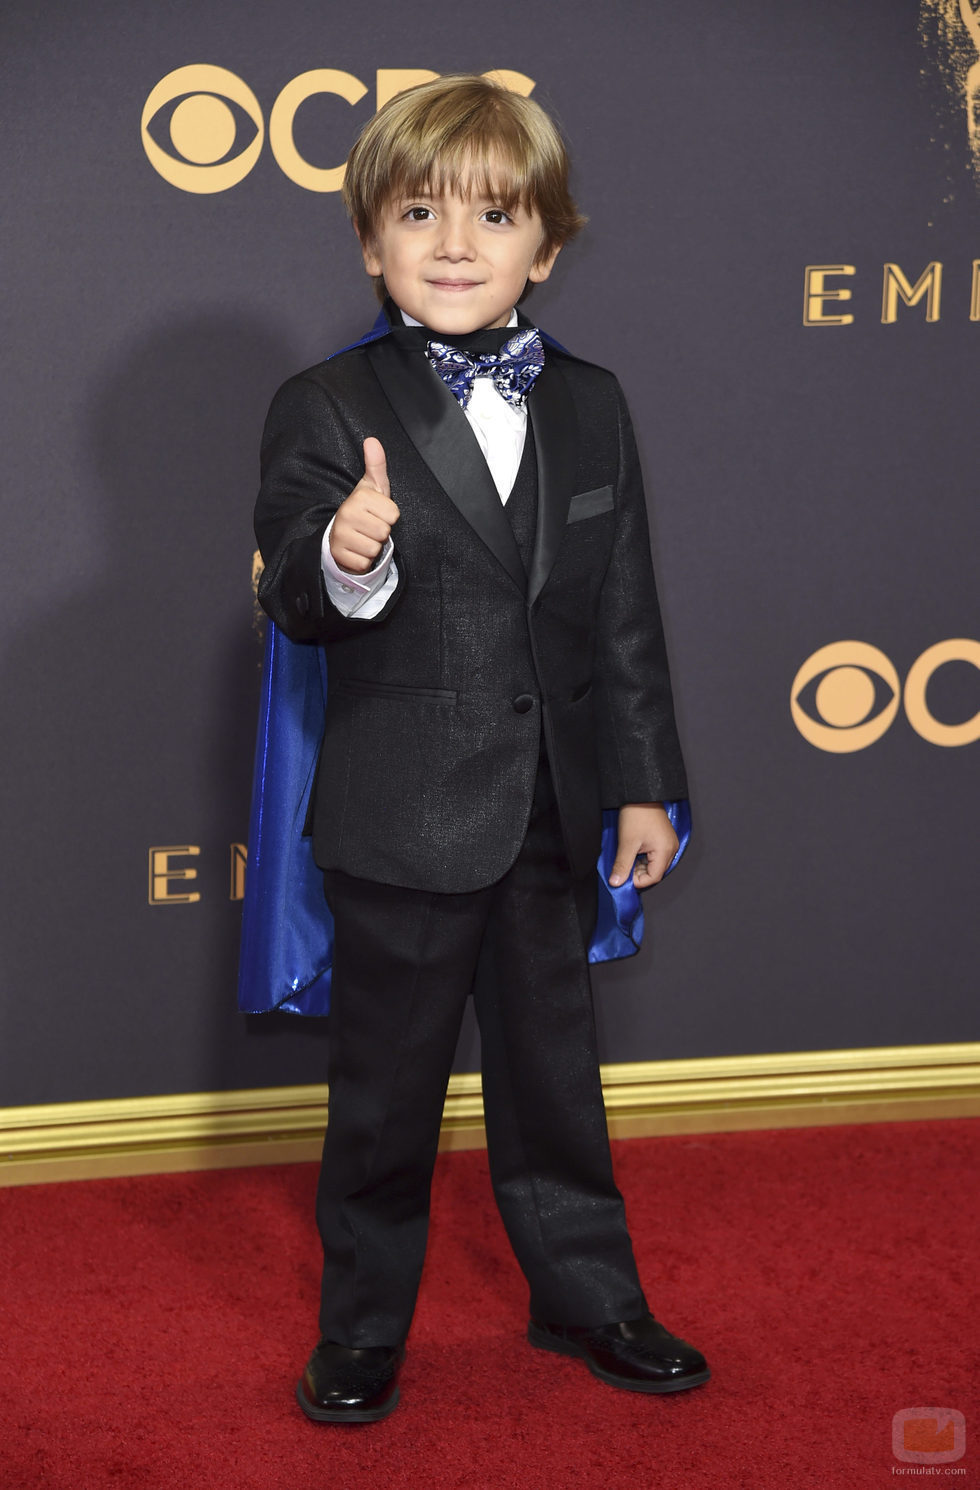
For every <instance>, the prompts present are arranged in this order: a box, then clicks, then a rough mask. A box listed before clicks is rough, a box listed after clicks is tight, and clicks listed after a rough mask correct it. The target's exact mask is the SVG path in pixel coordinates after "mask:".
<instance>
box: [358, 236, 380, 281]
mask: <svg viewBox="0 0 980 1490" xmlns="http://www.w3.org/2000/svg"><path fill="white" fill-rule="evenodd" d="M354 231H355V232H356V233H357V241H358V243H360V245H361V256H362V258H363V259H364V267H365V269H366V270H367V272H368V274H370V275H371V276H372V278H373V279H377V277H378V276H379V275H380V274H383V273H384V270H383V269H382V266H381V259H380V258H379V256H378V250H377V246H376V244H375V242H374V239H373V238H372V237H370V236H369V235H365V234H362V232H361V230H360V228H355V230H354Z"/></svg>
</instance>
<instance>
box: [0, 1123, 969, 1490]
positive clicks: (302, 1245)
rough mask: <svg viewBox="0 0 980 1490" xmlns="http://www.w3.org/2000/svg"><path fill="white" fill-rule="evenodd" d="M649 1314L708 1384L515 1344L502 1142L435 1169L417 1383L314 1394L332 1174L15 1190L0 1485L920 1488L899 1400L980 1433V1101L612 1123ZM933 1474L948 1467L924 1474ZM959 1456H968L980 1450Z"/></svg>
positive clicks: (9, 1216)
mask: <svg viewBox="0 0 980 1490" xmlns="http://www.w3.org/2000/svg"><path fill="white" fill-rule="evenodd" d="M616 1159H617V1165H618V1171H617V1172H618V1175H619V1178H620V1183H621V1186H622V1188H623V1190H624V1192H625V1194H626V1201H627V1207H628V1210H629V1215H630V1219H631V1224H632V1229H633V1234H634V1238H635V1240H636V1243H637V1250H638V1253H639V1260H640V1267H641V1272H642V1273H643V1276H644V1279H645V1281H646V1283H647V1287H648V1291H649V1294H650V1297H651V1301H652V1304H653V1307H654V1310H655V1312H656V1313H657V1314H658V1315H659V1316H660V1317H661V1318H662V1319H663V1320H664V1321H665V1322H666V1323H667V1324H668V1325H669V1326H670V1327H671V1328H672V1329H674V1330H675V1331H676V1332H677V1333H678V1334H681V1335H683V1336H685V1337H686V1338H687V1339H689V1340H691V1341H692V1342H693V1343H694V1344H696V1345H698V1346H700V1347H701V1349H703V1350H704V1351H705V1353H706V1355H707V1356H708V1359H709V1362H710V1364H711V1366H712V1369H713V1372H714V1376H713V1379H712V1380H711V1381H710V1382H709V1383H708V1385H707V1386H705V1387H700V1388H697V1389H695V1390H693V1391H690V1392H685V1393H680V1394H678V1395H676V1396H668V1397H661V1398H657V1397H653V1398H650V1397H642V1396H637V1395H634V1394H632V1393H624V1392H619V1391H616V1390H615V1389H613V1388H610V1387H607V1386H604V1385H602V1384H601V1383H600V1382H598V1381H595V1380H594V1379H593V1378H592V1377H591V1376H590V1375H589V1374H588V1373H587V1372H586V1370H585V1368H584V1367H583V1366H581V1365H579V1364H578V1363H576V1362H573V1361H566V1360H563V1359H560V1358H559V1357H556V1356H551V1355H546V1354H543V1353H541V1352H538V1351H534V1350H532V1349H531V1348H530V1347H529V1346H528V1345H527V1344H526V1342H525V1341H524V1340H523V1338H522V1332H523V1324H524V1317H525V1296H524V1289H523V1285H522V1280H521V1277H520V1274H519V1273H518V1272H517V1269H516V1266H515V1264H514V1263H513V1261H512V1259H511V1257H510V1254H509V1252H508V1250H507V1246H506V1242H505V1240H504V1237H503V1233H502V1231H501V1228H500V1224H499V1222H498V1221H497V1218H496V1214H495V1213H494V1212H493V1209H492V1202H491V1201H490V1198H489V1188H488V1182H487V1175H486V1158H485V1155H483V1154H482V1153H472V1154H457V1155H452V1156H447V1157H444V1158H442V1159H441V1160H440V1162H439V1168H438V1172H437V1177H436V1184H435V1193H434V1208H433V1232H432V1241H431V1246H430V1252H429V1260H428V1264H427V1270H426V1275H425V1279H424V1283H423V1290H422V1296H421V1299H420V1303H419V1309H418V1313H417V1315H416V1321H415V1326H414V1329H413V1332H412V1336H411V1340H410V1342H409V1356H408V1360H407V1362H406V1365H405V1367H404V1369H403V1373H402V1405H401V1407H400V1408H399V1409H398V1410H397V1412H396V1413H395V1414H394V1416H393V1417H391V1418H389V1419H388V1420H387V1421H385V1422H382V1423H378V1424H375V1425H372V1426H367V1427H354V1428H347V1427H340V1428H338V1427H318V1426H315V1425H313V1424H311V1423H308V1422H307V1421H306V1420H305V1419H304V1418H303V1417H302V1416H301V1414H300V1412H299V1409H298V1408H297V1407H296V1405H295V1403H294V1401H293V1397H292V1392H293V1386H294V1382H295V1379H296V1377H297V1375H298V1373H299V1370H300V1368H301V1366H302V1364H303V1361H304V1360H305V1357H306V1355H307V1353H308V1350H309V1348H310V1347H311V1345H312V1344H313V1338H314V1337H313V1331H314V1319H315V1312H316V1294H317V1265H318V1259H317V1244H316V1238H315V1233H314V1230H313V1224H312V1220H311V1215H312V1203H313V1189H314V1182H315V1169H314V1168H313V1167H311V1166H308V1165H303V1166H298V1167H287V1168H279V1169H254V1170H226V1171H222V1172H219V1173H210V1174H200V1175H193V1176H184V1175H164V1176H156V1177H152V1178H147V1179H133V1180H126V1179H122V1180H104V1181H98V1182H93V1183H88V1184H74V1185H60V1186H50V1187H47V1186H37V1187H30V1188H25V1189H12V1190H4V1191H0V1268H2V1278H3V1283H2V1292H3V1311H2V1317H0V1330H2V1335H0V1354H2V1361H0V1403H2V1417H0V1485H2V1487H3V1490H103V1487H105V1486H114V1487H119V1490H129V1487H134V1490H141V1487H146V1490H164V1487H172V1486H176V1487H180V1490H232V1487H234V1490H280V1487H283V1490H286V1487H288V1490H308V1487H309V1490H313V1487H317V1486H324V1487H330V1490H360V1487H362V1486H364V1487H368V1486H372V1487H373V1486H377V1487H378V1490H398V1487H403V1486H404V1487H408V1486H411V1487H412V1490H443V1487H452V1490H729V1487H739V1490H743V1487H744V1490H811V1487H813V1490H837V1487H840V1490H864V1487H872V1490H873V1487H882V1490H883V1487H885V1486H888V1485H895V1484H896V1483H903V1482H904V1483H908V1480H907V1479H903V1476H904V1475H908V1472H909V1471H910V1470H911V1472H912V1474H913V1475H914V1476H916V1477H917V1478H919V1479H920V1482H921V1478H923V1476H922V1469H921V1467H920V1466H918V1465H912V1464H901V1463H899V1461H898V1460H896V1459H895V1458H894V1456H893V1454H892V1446H891V1429H892V1417H893V1414H894V1413H896V1412H897V1411H898V1410H900V1409H901V1408H908V1407H920V1406H939V1407H951V1408H955V1409H958V1410H959V1411H960V1412H962V1413H963V1414H964V1415H965V1418H966V1434H967V1439H966V1442H967V1451H966V1455H965V1457H964V1458H962V1459H960V1460H959V1461H958V1462H957V1463H955V1464H949V1465H943V1464H940V1465H938V1466H936V1467H935V1468H934V1471H933V1472H934V1474H935V1477H934V1478H931V1479H929V1480H927V1483H933V1484H935V1483H937V1480H939V1479H942V1481H944V1482H945V1483H947V1484H949V1483H952V1484H957V1485H969V1486H973V1485H976V1484H978V1483H980V1480H978V1478H977V1475H978V1464H980V1448H978V1444H977V1435H978V1434H980V1410H978V1408H980V1401H978V1398H980V1391H978V1385H977V1383H978V1379H980V1350H978V1345H977V1342H978V1339H980V1283H978V1267H977V1240H978V1237H980V1197H978V1185H977V1174H978V1170H980V1120H977V1121H969V1120H964V1121H948V1122H934V1123H897V1124H881V1125H862V1126H855V1127H841V1128H826V1129H813V1128H811V1129H801V1130H796V1131H783V1132H778V1131H773V1132H761V1133H729V1134H721V1135H717V1136H715V1135H712V1136H698V1137H692V1138H666V1139H656V1140H654V1139H651V1140H636V1139H634V1140H632V1141H630V1142H626V1143H619V1144H618V1145H616ZM930 1467H931V1466H930ZM964 1470H965V1471H966V1472H965V1473H963V1471H964Z"/></svg>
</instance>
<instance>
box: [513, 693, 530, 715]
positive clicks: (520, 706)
mask: <svg viewBox="0 0 980 1490" xmlns="http://www.w3.org/2000/svg"><path fill="white" fill-rule="evenodd" d="M533 708H534V699H533V698H532V697H531V695H530V694H529V693H519V694H518V695H517V697H516V698H515V700H514V713H515V714H526V713H527V711H528V709H533Z"/></svg>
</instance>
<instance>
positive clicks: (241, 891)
mask: <svg viewBox="0 0 980 1490" xmlns="http://www.w3.org/2000/svg"><path fill="white" fill-rule="evenodd" d="M247 863H248V845H247V844H245V843H233V844H232V845H231V893H230V895H229V897H228V898H229V900H244V898H245V866H246V865H247Z"/></svg>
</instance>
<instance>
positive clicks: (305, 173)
mask: <svg viewBox="0 0 980 1490" xmlns="http://www.w3.org/2000/svg"><path fill="white" fill-rule="evenodd" d="M366 92H367V89H366V88H365V86H364V84H363V83H362V82H361V80H360V79H359V78H355V77H354V76H353V75H352V74H351V73H349V72H341V71H340V70H339V69H338V68H336V67H314V68H313V69H312V70H311V71H310V72H303V73H300V75H299V77H298V78H293V80H292V82H291V83H287V84H286V86H285V88H284V89H283V90H282V92H281V93H280V95H279V97H278V98H277V99H276V101H275V103H274V104H273V105H272V113H271V114H270V115H269V144H270V145H271V146H272V153H273V155H274V156H275V157H276V160H277V161H278V162H279V166H280V169H281V170H282V171H284V172H285V174H286V175H287V176H288V177H289V179H290V181H295V182H296V185H297V186H303V187H305V188H306V190H307V191H340V188H341V187H342V186H343V184H344V172H345V171H346V169H347V166H346V163H345V164H344V165H339V166H328V167H325V168H321V167H319V166H311V165H310V163H309V161H307V160H304V159H303V157H302V156H301V155H300V153H299V151H298V150H297V149H296V144H295V141H294V140H293V120H294V119H295V118H296V110H297V109H298V108H299V106H300V104H301V103H303V102H304V101H305V100H306V99H308V98H312V97H313V95H314V94H315V93H335V94H336V95H337V96H338V98H343V99H345V100H346V102H347V103H349V104H351V105H352V106H353V105H354V104H356V103H359V102H360V100H361V99H362V98H363V97H364V95H365V93H366Z"/></svg>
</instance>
